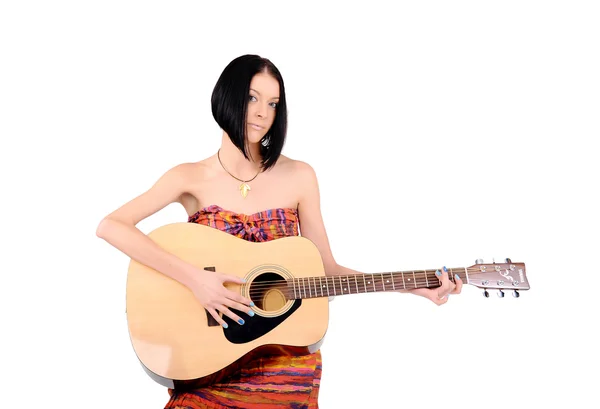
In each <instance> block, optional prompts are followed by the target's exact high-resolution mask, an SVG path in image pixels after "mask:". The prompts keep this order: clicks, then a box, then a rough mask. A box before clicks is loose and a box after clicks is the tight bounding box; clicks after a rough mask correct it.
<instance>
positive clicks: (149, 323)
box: [126, 222, 329, 387]
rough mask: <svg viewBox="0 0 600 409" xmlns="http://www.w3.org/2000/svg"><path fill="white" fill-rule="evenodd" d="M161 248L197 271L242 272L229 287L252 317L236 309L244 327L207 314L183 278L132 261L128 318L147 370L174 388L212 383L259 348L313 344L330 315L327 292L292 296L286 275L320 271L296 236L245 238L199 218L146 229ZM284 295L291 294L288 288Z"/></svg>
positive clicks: (305, 349) (311, 249)
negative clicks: (182, 382)
mask: <svg viewBox="0 0 600 409" xmlns="http://www.w3.org/2000/svg"><path fill="white" fill-rule="evenodd" d="M148 236H149V237H150V238H151V239H152V240H153V241H154V242H156V243H157V244H158V245H159V246H161V247H162V248H163V249H165V250H166V251H168V252H170V253H172V254H174V255H176V256H177V257H179V258H181V259H183V260H185V261H186V262H188V263H190V264H193V265H195V266H197V267H198V268H199V269H200V274H202V270H203V269H205V268H207V269H214V270H216V271H218V272H223V273H225V274H228V275H234V276H238V277H242V278H245V279H246V280H247V282H246V283H245V284H242V285H239V284H233V283H226V284H225V285H226V287H227V288H229V289H231V290H234V291H237V292H239V293H241V294H242V295H244V296H246V297H249V298H251V299H252V300H253V301H254V303H255V304H256V306H255V307H253V308H252V309H253V310H254V312H255V316H254V317H249V316H248V315H246V313H244V312H240V311H235V312H236V313H237V314H238V315H239V316H240V317H242V318H243V319H244V320H245V324H244V325H240V324H238V323H236V322H233V321H232V320H230V319H229V317H226V316H225V317H224V319H225V321H227V323H228V328H223V327H222V326H220V325H219V324H218V323H216V321H214V319H212V317H211V316H210V315H209V314H208V313H207V311H206V310H205V309H204V307H203V306H202V305H201V304H200V303H199V301H198V300H197V299H196V298H195V297H194V295H193V294H192V292H191V291H190V290H189V289H188V288H187V287H185V286H184V285H182V284H181V283H179V282H177V281H176V280H173V279H171V278H169V277H167V276H166V275H164V274H162V273H160V272H157V271H156V270H153V269H151V268H149V267H147V266H145V265H143V264H141V263H139V262H137V261H135V260H131V262H130V265H129V270H128V276H127V300H126V304H127V323H128V329H129V334H130V338H131V342H132V345H133V348H134V351H135V353H136V355H137V357H138V359H139V360H140V361H141V363H142V365H143V367H144V369H145V370H146V372H147V373H148V374H149V375H150V376H151V377H152V378H153V379H154V380H155V381H157V382H158V383H160V384H162V385H164V386H167V387H173V385H174V382H175V381H177V380H198V383H197V384H202V382H203V381H205V382H206V383H210V382H214V381H215V380H217V379H220V378H221V377H223V376H226V374H227V373H229V372H230V371H232V370H234V369H235V368H236V367H238V366H239V365H241V364H243V362H244V361H245V360H247V359H250V358H251V357H253V356H255V355H256V354H258V353H263V352H264V353H265V354H269V353H274V352H273V351H276V353H292V354H298V353H310V352H314V351H316V350H318V348H319V347H320V345H321V343H322V341H323V338H324V336H325V332H326V331H327V325H328V319H329V305H328V304H329V299H328V298H327V297H318V298H305V299H291V297H288V296H286V293H285V291H284V290H285V284H284V283H285V280H291V279H294V278H301V277H325V273H324V267H323V262H322V259H321V256H320V253H319V251H318V249H317V248H316V247H315V245H314V244H313V243H312V242H311V241H310V240H308V239H306V238H304V237H300V236H293V237H285V238H280V239H276V240H272V241H268V242H263V243H255V242H248V241H246V240H243V239H240V238H237V237H235V236H232V235H231V234H229V233H226V232H223V231H220V230H217V229H214V228H212V227H209V226H205V225H201V224H196V223H184V222H181V223H173V224H168V225H165V226H162V227H160V228H158V229H156V230H154V231H152V232H151V233H150V234H149V235H148ZM288 294H289V293H288Z"/></svg>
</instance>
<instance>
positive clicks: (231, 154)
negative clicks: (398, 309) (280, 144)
mask: <svg viewBox="0 0 600 409" xmlns="http://www.w3.org/2000/svg"><path fill="white" fill-rule="evenodd" d="M278 99H279V83H278V82H277V80H276V79H274V78H273V77H271V76H270V75H269V74H266V73H259V74H256V75H255V76H254V77H253V79H252V81H251V83H250V95H249V97H248V113H247V117H246V124H247V126H246V129H247V141H248V143H249V148H250V156H251V160H247V159H245V158H244V156H243V155H242V153H241V152H240V151H239V150H238V149H237V148H236V147H235V145H233V143H232V142H231V140H230V139H229V136H228V135H227V133H225V132H223V135H222V141H221V149H220V157H221V161H222V163H223V166H224V167H225V168H226V169H227V170H228V171H229V172H230V173H231V174H233V175H235V176H236V177H237V178H239V179H242V180H249V179H251V178H253V177H254V176H256V175H257V174H258V173H259V171H260V153H259V152H260V150H259V148H260V145H259V144H260V140H261V139H262V138H263V136H264V135H265V134H266V133H267V132H268V130H269V128H270V127H271V125H272V124H273V121H274V119H275V115H276V109H277V102H278ZM251 124H255V125H258V126H259V127H260V128H259V129H255V127H253V126H251ZM240 183H241V182H239V181H237V180H236V179H234V178H232V177H231V176H230V175H229V174H228V173H227V172H226V171H225V170H224V169H223V167H222V166H221V164H220V163H219V161H218V158H217V154H216V153H215V154H214V155H212V156H210V157H208V158H206V159H203V160H201V161H199V162H194V163H182V164H180V165H177V166H175V167H173V168H171V169H169V170H167V171H166V172H165V173H164V174H163V175H162V176H161V177H160V178H159V179H158V180H157V181H156V182H155V184H154V185H153V186H152V187H151V188H149V189H148V190H147V191H145V192H144V193H142V194H141V195H139V196H137V197H135V198H133V199H132V200H130V201H129V202H127V203H125V204H124V205H122V206H121V207H119V208H118V209H116V210H115V211H113V212H112V213H110V214H108V215H107V216H106V217H104V218H103V219H102V221H101V222H100V224H99V225H98V228H97V232H96V234H97V236H98V237H100V238H102V239H104V240H106V241H107V242H108V243H110V244H111V245H113V246H114V247H115V248H117V249H119V250H121V251H122V252H123V253H125V254H126V255H128V256H129V257H131V258H133V259H135V260H137V261H139V262H140V263H143V264H145V265H147V266H149V267H151V268H153V269H155V270H157V271H160V272H161V273H163V274H165V275H167V276H169V277H171V278H173V279H175V280H177V281H179V282H181V283H182V284H184V285H185V286H187V287H188V288H189V289H190V290H191V291H192V292H193V293H194V295H195V296H196V298H197V299H198V301H199V302H200V303H201V304H202V305H203V306H204V307H205V308H206V309H207V310H208V311H209V312H210V313H211V315H212V316H213V317H214V318H215V319H216V320H217V321H218V322H219V323H220V324H221V325H226V324H225V322H224V321H223V320H222V319H221V317H220V316H219V312H222V313H223V314H225V315H227V316H228V317H230V318H231V319H233V320H235V321H237V322H240V323H243V320H241V318H240V317H239V316H237V315H236V314H234V313H233V312H232V311H231V310H230V308H235V309H238V310H240V311H245V312H248V314H249V315H251V316H252V315H253V312H252V310H251V309H250V308H249V307H250V306H251V303H252V301H251V300H249V299H247V298H245V297H242V296H241V295H240V294H237V293H235V292H233V291H230V290H228V289H227V288H225V287H224V285H223V284H224V283H225V282H232V283H241V282H242V281H241V279H240V278H238V277H236V276H233V275H228V274H226V273H223V272H210V271H205V270H200V269H199V268H198V267H196V266H194V265H191V264H188V263H187V262H185V261H183V260H181V259H179V258H177V257H175V256H173V255H171V254H169V253H168V252H166V251H164V250H163V249H162V248H160V247H159V246H158V245H156V244H155V243H154V242H153V241H152V240H151V239H149V238H148V237H147V236H146V235H145V234H144V233H142V232H141V231H140V230H139V229H138V228H137V227H136V225H137V224H138V223H139V222H140V221H142V220H144V219H146V218H147V217H149V216H151V215H153V214H154V213H156V212H158V211H159V210H161V209H163V208H164V207H166V206H167V205H169V204H171V203H180V204H181V205H182V206H183V207H184V208H185V210H186V212H187V213H188V215H192V214H194V213H195V212H197V211H198V210H199V209H200V208H202V207H206V206H209V205H213V204H216V205H219V206H221V207H222V208H224V209H227V210H231V211H234V212H236V213H242V214H246V215H250V214H253V213H256V212H259V211H262V210H266V209H273V208H297V209H298V214H299V222H300V225H301V227H302V235H303V236H304V237H306V238H307V239H309V240H311V241H312V242H313V243H314V244H315V245H316V246H317V248H318V249H319V252H320V254H321V257H322V259H323V264H324V266H325V273H326V274H327V275H348V274H361V273H360V272H359V271H355V270H352V269H349V268H347V267H343V266H341V265H339V264H338V263H337V262H336V261H335V258H334V256H333V254H332V252H331V247H330V244H329V239H328V237H327V232H326V230H325V225H324V222H323V218H322V214H321V206H320V195H319V186H318V180H317V176H316V174H315V171H314V170H313V169H312V167H311V166H310V165H309V164H307V163H305V162H302V161H298V160H293V159H290V158H288V157H286V156H284V155H281V156H280V158H279V160H278V161H277V163H276V164H275V166H274V167H273V168H271V169H270V170H268V171H266V172H262V173H260V174H259V175H258V176H257V177H256V179H254V180H253V181H252V182H249V184H250V186H251V191H250V192H249V194H248V196H247V197H246V198H243V197H242V196H241V195H240V192H239V185H240ZM438 278H439V280H440V283H441V286H440V287H438V288H433V289H428V288H419V289H413V290H400V291H398V292H409V293H412V294H416V295H419V296H422V297H425V298H427V299H429V300H431V301H432V302H434V303H435V304H436V305H442V304H445V303H446V302H447V301H448V295H449V294H458V293H460V292H461V289H462V281H461V280H460V278H457V279H456V284H454V283H453V282H452V281H450V280H449V277H448V273H447V272H446V271H444V269H440V275H439V277H438Z"/></svg>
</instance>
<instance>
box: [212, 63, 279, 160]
mask: <svg viewBox="0 0 600 409" xmlns="http://www.w3.org/2000/svg"><path fill="white" fill-rule="evenodd" d="M260 72H263V73H266V74H269V75H271V76H272V77H273V78H275V79H276V80H277V82H279V102H278V103H277V107H276V108H275V119H274V121H273V125H271V128H270V129H269V131H268V132H267V133H266V134H265V136H264V137H263V139H262V140H261V145H260V154H261V156H262V164H261V166H262V169H263V171H264V170H267V169H269V168H271V167H272V166H274V165H275V163H276V162H277V160H278V159H279V156H280V155H281V151H282V149H283V145H284V144H285V137H286V133H287V105H286V102H285V87H284V84H283V78H282V77H281V74H280V72H279V70H278V69H277V67H275V65H274V64H273V63H272V62H271V61H270V60H268V59H266V58H262V57H260V56H258V55H251V54H246V55H242V56H240V57H237V58H236V59H234V60H233V61H231V62H230V63H229V65H227V67H225V69H224V70H223V72H222V73H221V76H220V77H219V79H218V81H217V83H216V85H215V88H214V89H213V93H212V97H211V106H212V114H213V118H215V121H217V123H218V124H219V126H220V127H221V129H223V130H224V131H225V132H227V135H229V138H230V139H231V142H232V143H233V144H234V145H235V146H236V147H237V148H238V149H239V150H240V152H242V154H243V155H244V157H245V158H246V159H248V160H249V150H248V140H247V138H246V116H247V112H248V100H249V98H250V81H252V78H253V77H254V75H256V74H258V73H260Z"/></svg>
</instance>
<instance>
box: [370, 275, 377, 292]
mask: <svg viewBox="0 0 600 409" xmlns="http://www.w3.org/2000/svg"><path fill="white" fill-rule="evenodd" d="M371 279H372V280H373V291H377V287H375V276H374V275H371Z"/></svg>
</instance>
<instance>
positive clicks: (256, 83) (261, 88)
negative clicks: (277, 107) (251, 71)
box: [250, 73, 279, 99]
mask: <svg viewBox="0 0 600 409" xmlns="http://www.w3.org/2000/svg"><path fill="white" fill-rule="evenodd" d="M250 88H252V89H253V90H256V91H257V92H258V93H259V94H260V95H261V96H262V97H264V98H267V99H270V98H278V97H279V82H277V80H276V79H275V78H273V77H272V76H270V75H269V74H264V73H258V74H256V75H255V76H254V77H253V78H252V81H250Z"/></svg>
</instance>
